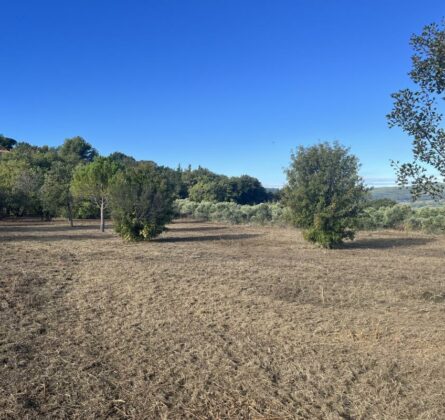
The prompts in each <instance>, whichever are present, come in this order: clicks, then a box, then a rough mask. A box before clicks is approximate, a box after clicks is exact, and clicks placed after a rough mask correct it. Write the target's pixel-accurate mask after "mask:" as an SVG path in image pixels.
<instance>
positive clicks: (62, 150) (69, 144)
mask: <svg viewBox="0 0 445 420" xmlns="http://www.w3.org/2000/svg"><path fill="white" fill-rule="evenodd" d="M58 154H59V156H60V157H61V159H62V160H63V161H65V162H67V163H70V164H72V165H73V166H75V165H77V164H79V163H90V162H92V161H93V160H94V158H96V157H97V156H99V155H98V153H97V150H96V149H94V148H93V147H92V146H91V144H89V143H88V142H86V141H85V139H83V138H82V137H73V138H71V139H66V140H65V141H64V143H63V144H62V146H60V147H59V148H58Z"/></svg>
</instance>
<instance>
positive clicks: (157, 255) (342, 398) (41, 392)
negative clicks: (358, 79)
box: [0, 221, 445, 419]
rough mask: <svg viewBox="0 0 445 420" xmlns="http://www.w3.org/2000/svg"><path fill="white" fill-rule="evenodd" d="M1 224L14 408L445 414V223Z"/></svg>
mask: <svg viewBox="0 0 445 420" xmlns="http://www.w3.org/2000/svg"><path fill="white" fill-rule="evenodd" d="M97 228H98V226H97V222H94V223H92V222H82V223H79V226H77V227H76V228H75V229H70V228H69V227H67V226H65V225H64V224H59V223H51V224H43V223H37V222H26V223H23V222H22V223H12V222H9V223H8V222H0V241H1V243H2V253H1V256H0V267H1V271H0V417H1V418H11V419H12V418H14V419H16V418H20V419H26V418H36V417H47V418H82V419H85V418H105V417H108V418H136V419H141V418H150V419H151V418H153V419H155V418H169V419H170V418H173V419H175V418H177V419H179V418H198V419H204V418H226V419H228V418H230V419H233V418H252V419H275V418H276V419H286V418H289V419H291V418H326V419H336V418H376V419H383V418H387V419H396V418H397V419H403V418H421V419H438V418H445V238H444V237H440V236H438V237H435V236H427V235H420V234H407V233H401V232H388V231H386V232H372V233H362V234H360V235H359V238H358V240H357V241H355V242H354V243H352V244H350V245H348V246H346V247H345V248H344V249H341V250H333V251H326V250H322V249H319V248H315V247H313V246H312V245H310V244H308V243H305V242H303V239H302V238H301V235H300V233H299V232H298V231H295V230H291V229H287V230H286V229H279V228H262V227H245V226H225V225H221V224H209V223H202V222H194V221H177V222H175V223H173V224H172V225H170V229H169V231H168V232H167V233H165V234H163V235H162V236H161V237H160V238H159V239H157V240H154V241H152V242H149V243H136V244H134V243H130V244H128V243H123V242H122V240H121V239H120V238H118V237H117V236H116V235H115V234H113V233H112V231H111V229H109V231H108V232H107V233H105V234H101V233H100V232H99V231H98V229H97Z"/></svg>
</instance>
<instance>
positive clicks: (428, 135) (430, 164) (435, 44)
mask: <svg viewBox="0 0 445 420" xmlns="http://www.w3.org/2000/svg"><path fill="white" fill-rule="evenodd" d="M411 46H412V47H413V49H414V55H413V56H412V70H411V72H410V73H409V75H410V77H411V80H412V81H413V82H414V84H415V85H416V86H417V89H403V90H400V91H399V92H397V93H394V94H393V95H392V97H393V99H394V107H393V110H392V112H391V113H390V114H388V121H389V124H390V126H391V127H393V126H398V127H400V128H401V129H402V130H403V131H405V132H406V133H407V134H408V135H409V136H410V137H411V138H412V148H413V157H414V159H413V161H412V162H409V163H402V164H401V163H399V162H394V163H393V165H394V166H395V168H396V171H397V177H398V182H399V184H400V185H407V184H411V185H412V188H411V192H412V195H413V198H414V199H415V198H417V197H419V196H420V195H422V194H425V193H426V194H429V195H431V196H433V197H434V198H441V197H443V193H444V187H445V185H444V182H445V130H444V128H443V115H442V114H441V113H440V112H439V109H438V107H439V106H440V105H442V106H443V100H444V99H445V97H444V96H443V93H444V91H445V21H443V22H441V24H434V23H433V24H431V25H428V26H426V27H425V28H424V29H423V31H422V33H421V34H420V35H414V36H413V37H412V38H411Z"/></svg>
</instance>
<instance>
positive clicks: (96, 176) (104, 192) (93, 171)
mask: <svg viewBox="0 0 445 420" xmlns="http://www.w3.org/2000/svg"><path fill="white" fill-rule="evenodd" d="M118 170H119V166H118V165H117V164H116V163H115V162H113V161H112V160H110V159H109V158H103V157H98V158H96V159H95V160H94V161H93V162H91V163H89V164H87V165H79V166H77V167H76V169H75V171H74V174H73V180H72V182H71V191H72V193H73V195H74V196H75V197H77V198H81V199H87V200H91V201H92V202H93V203H94V204H96V205H97V206H98V207H100V206H101V205H106V204H107V202H108V196H109V185H110V181H111V179H112V178H113V176H114V175H115V174H116V172H117V171H118Z"/></svg>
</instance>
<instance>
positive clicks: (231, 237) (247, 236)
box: [152, 233, 262, 243]
mask: <svg viewBox="0 0 445 420" xmlns="http://www.w3.org/2000/svg"><path fill="white" fill-rule="evenodd" d="M258 236H262V235H260V234H255V233H242V234H237V235H208V236H182V237H177V236H172V237H161V238H156V239H153V240H152V242H165V243H176V242H207V241H239V240H243V239H251V238H256V237H258Z"/></svg>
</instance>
